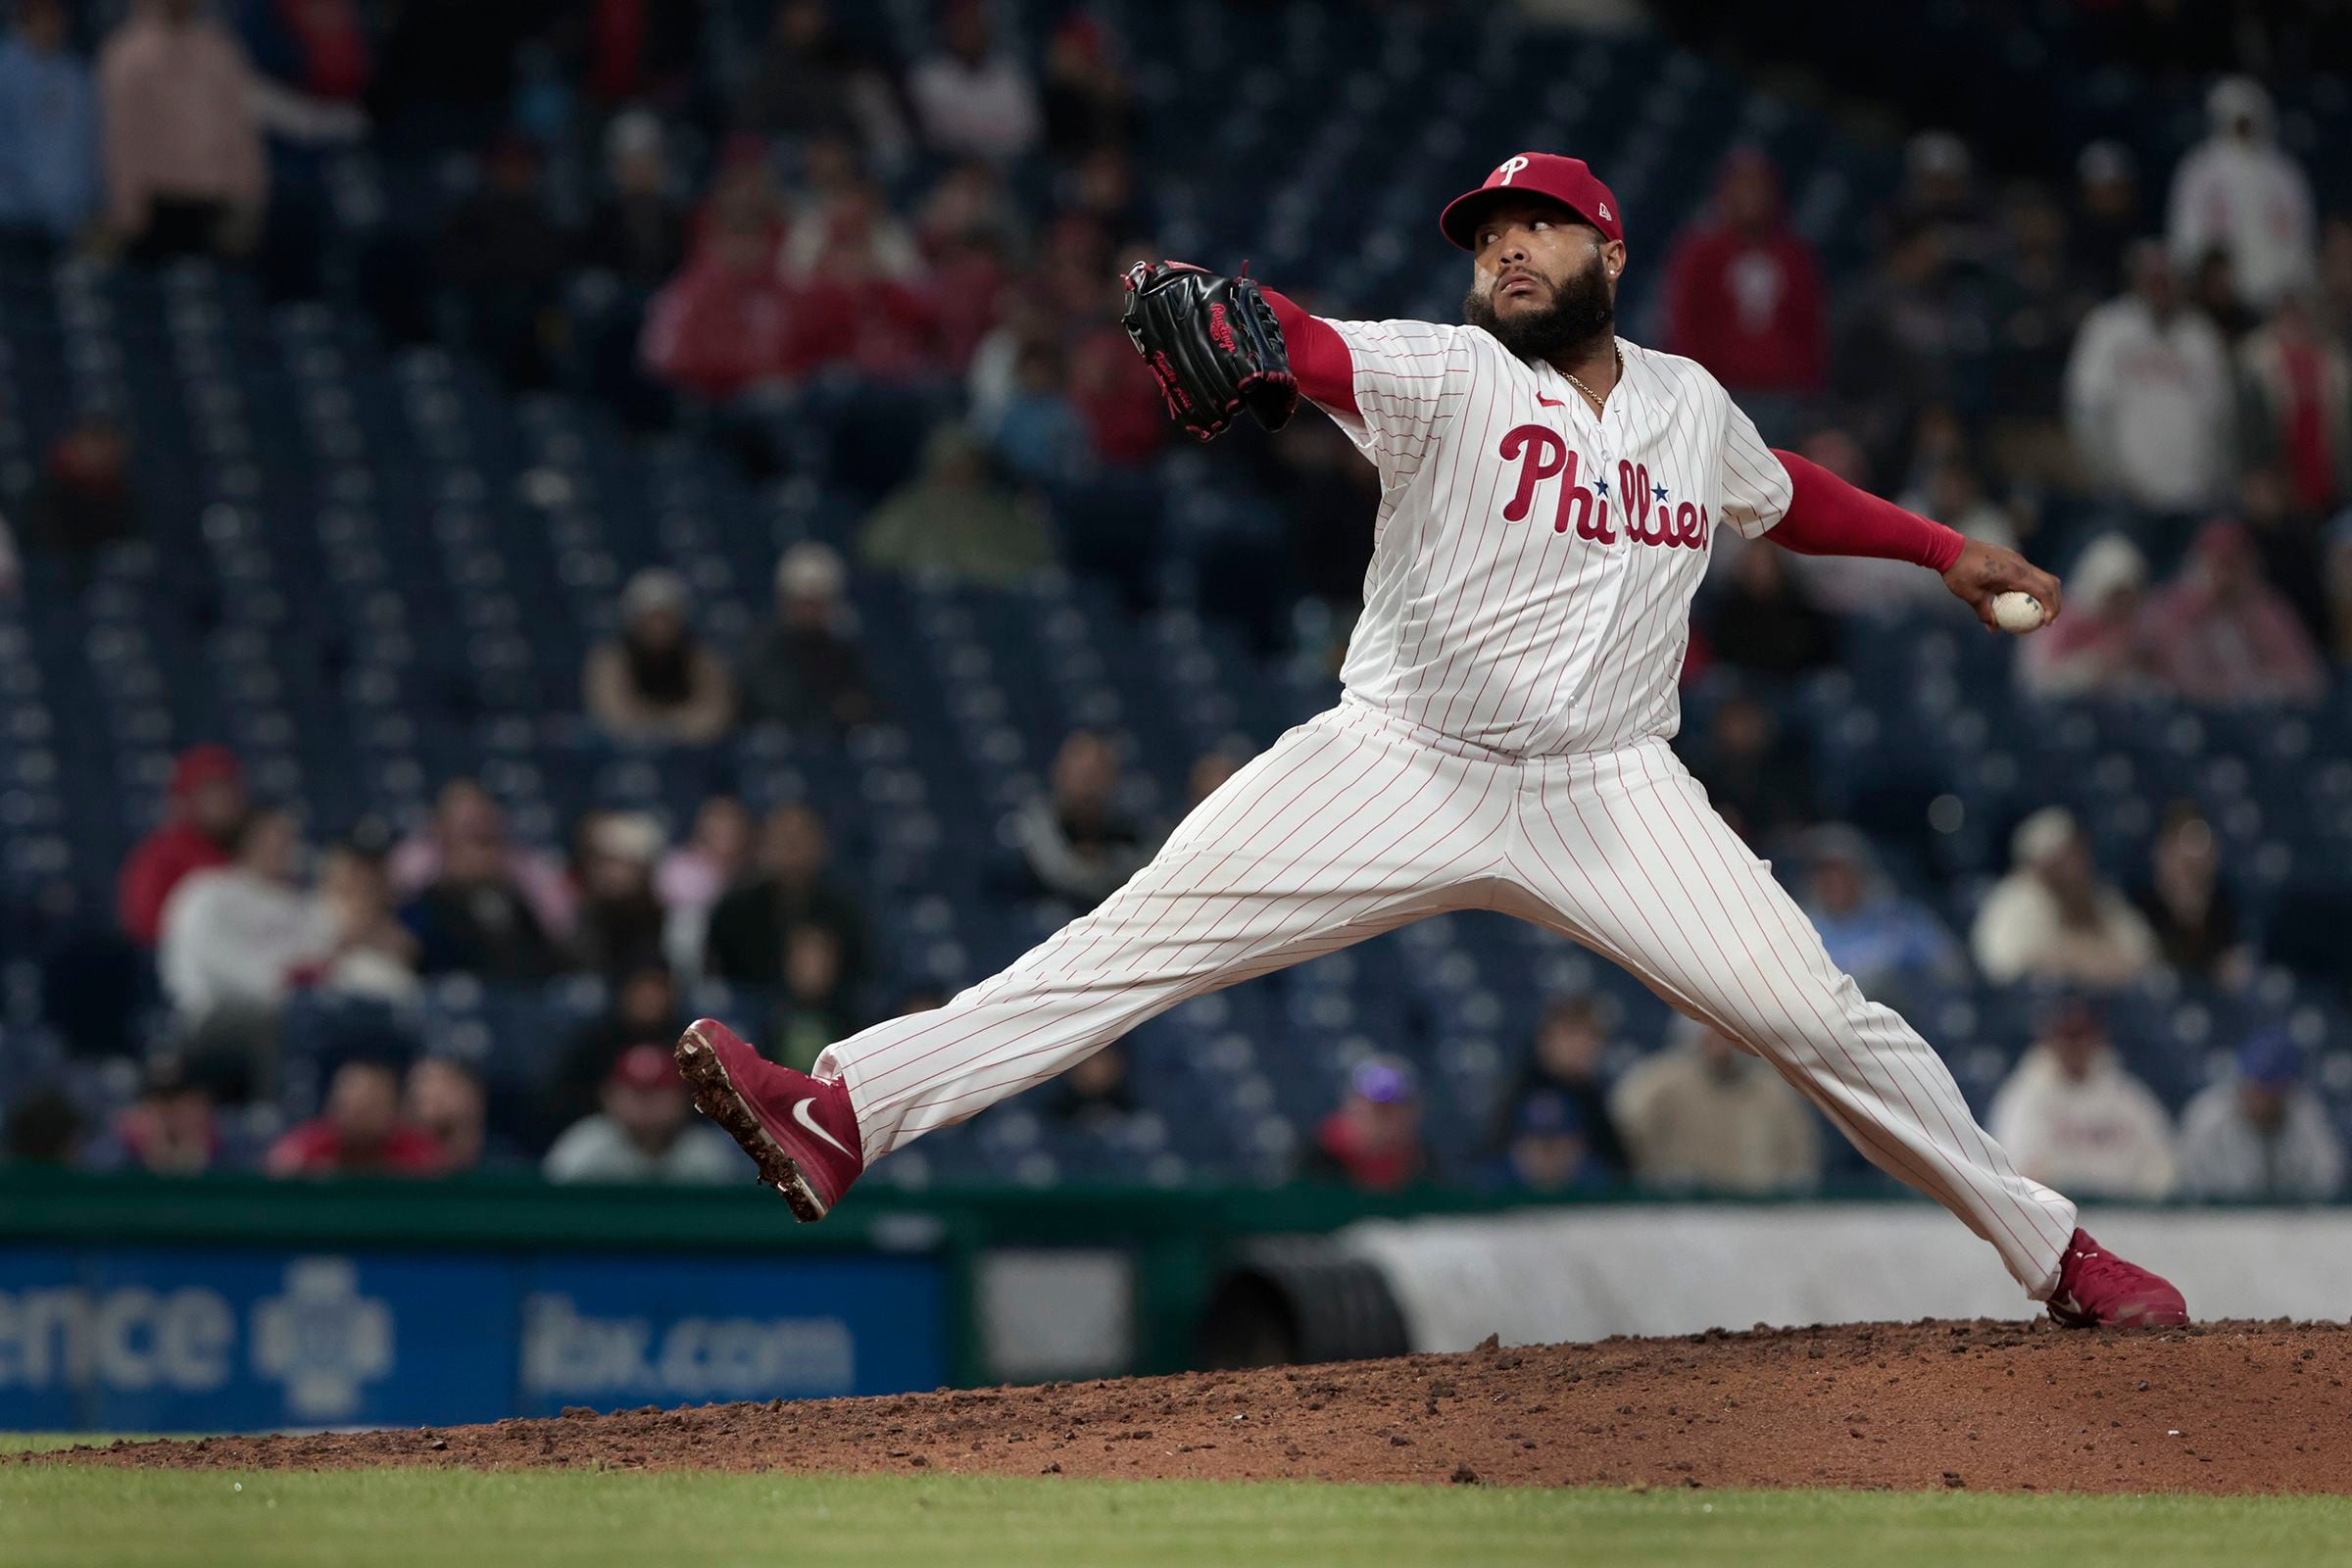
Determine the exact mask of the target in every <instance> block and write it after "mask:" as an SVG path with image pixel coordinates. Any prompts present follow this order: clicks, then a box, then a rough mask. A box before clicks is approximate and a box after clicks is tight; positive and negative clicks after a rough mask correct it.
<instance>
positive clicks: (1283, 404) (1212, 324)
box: [1119, 262, 1299, 441]
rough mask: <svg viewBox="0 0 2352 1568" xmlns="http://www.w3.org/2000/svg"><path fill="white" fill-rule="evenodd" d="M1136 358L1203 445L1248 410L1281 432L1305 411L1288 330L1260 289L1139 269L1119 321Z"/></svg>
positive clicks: (1166, 265) (1178, 269)
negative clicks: (1285, 336) (1236, 413)
mask: <svg viewBox="0 0 2352 1568" xmlns="http://www.w3.org/2000/svg"><path fill="white" fill-rule="evenodd" d="M1119 324H1120V325H1121V326H1124V327H1125V328H1126V329H1127V336H1128V338H1129V339H1130V340H1131V341H1132V342H1133V343H1134V344H1135V351H1136V352H1137V353H1138V354H1141V355H1142V356H1143V357H1144V363H1145V364H1146V365H1149V366H1150V367H1152V374H1153V375H1154V376H1157V377H1158V378H1159V390H1160V392H1161V393H1162V394H1163V395H1164V396H1165V397H1166V398H1167V400H1168V413H1169V415H1170V416H1171V417H1173V418H1174V419H1175V420H1176V422H1177V423H1178V424H1181V425H1183V426H1184V427H1185V428H1186V429H1187V430H1190V431H1192V432H1193V434H1194V435H1195V436H1196V437H1198V438H1199V439H1201V440H1202V441H1206V440H1208V439H1209V438H1211V437H1212V436H1214V435H1216V434H1217V432H1218V431H1220V430H1222V429H1224V428H1225V426H1227V425H1228V424H1231V423H1232V422H1233V416H1234V411H1235V410H1237V409H1245V408H1246V409H1248V410H1249V411H1250V413H1251V414H1252V415H1255V416H1256V417H1257V422H1258V423H1260V424H1262V425H1264V426H1265V427H1266V428H1267V429H1269V430H1279V429H1281V428H1282V427H1283V426H1284V425H1285V424H1287V423H1289V422H1290V417H1291V415H1292V414H1293V413H1294V412H1296V411H1297V409H1298V407H1299V378H1298V377H1297V376H1295V375H1293V374H1292V373H1291V357H1290V352H1289V351H1288V350H1287V349H1285V348H1284V347H1283V343H1282V327H1281V324H1280V323H1278V322H1277V321H1276V320H1275V319H1274V309H1273V307H1272V306H1270V305H1268V304H1267V303H1266V297H1265V296H1264V295H1263V294H1261V293H1259V292H1258V288H1257V285H1256V284H1255V283H1252V282H1251V281H1250V279H1248V278H1246V277H1219V276H1217V274H1216V273H1214V272H1209V271H1203V270H1201V269H1200V268H1198V267H1190V266H1187V265H1186V264H1185V263H1183V262H1160V263H1158V264H1156V265H1154V264H1152V263H1151V262H1138V263H1136V264H1135V266H1133V267H1132V268H1130V269H1128V270H1127V308H1126V309H1125V310H1124V311H1122V312H1120V313H1119Z"/></svg>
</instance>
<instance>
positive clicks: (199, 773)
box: [172, 746, 245, 801]
mask: <svg viewBox="0 0 2352 1568" xmlns="http://www.w3.org/2000/svg"><path fill="white" fill-rule="evenodd" d="M244 777H245V769H244V768H243V767H242V766H240V765H239V764H238V762H237V754H236V753H234V752H232V751H230V750H229V749H228V748H227V747H225V746H191V747H189V748H188V749H187V750H186V751H184V752H182V753H180V754H179V757H178V758H177V760H174V761H173V762H172V799H173V800H175V801H176V800H184V799H186V798H187V797H188V796H190V795H193V794H195V793H196V790H197V787H198V786H199V785H204V784H210V783H213V782H214V781H216V780H221V779H225V780H228V781H229V782H231V783H235V782H238V781H240V780H242V779H243V778H244Z"/></svg>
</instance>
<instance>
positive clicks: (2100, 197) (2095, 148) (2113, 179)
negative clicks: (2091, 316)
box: [2070, 141, 2149, 294]
mask: <svg viewBox="0 0 2352 1568" xmlns="http://www.w3.org/2000/svg"><path fill="white" fill-rule="evenodd" d="M2075 176H2076V186H2075V211H2074V223H2073V228H2072V233H2071V235H2070V239H2071V240H2072V251H2073V256H2074V270H2075V272H2076V275H2077V276H2079V277H2081V278H2082V280H2083V281H2084V282H2086V283H2088V284H2089V285H2090V287H2092V288H2093V289H2095V290H2097V291H2098V292H2099V293H2101V294H2111V293H2114V292H2115V291H2116V290H2118V289H2120V288H2122V287H2124V286H2125V282H2126V280H2125V278H2124V276H2123V259H2124V253H2125V251H2126V250H2127V249H2129V248H2130V246H2131V242H2132V241H2133V240H2135V239H2137V238H2139V237H2140V236H2141V235H2142V234H2145V233H2147V232H2148V226H2149V225H2148V221H2147V218H2146V217H2145V215H2143V214H2142V213H2141V211H2140V202H2139V166H2138V164H2137V163H2136V162H2135V161H2134V160H2133V159H2132V157H2131V149H2130V148H2129V147H2126V146H2125V145H2124V144H2123V143H2122V142H2120V141H2094V142H2092V143H2091V144H2090V145H2089V146H2087V147H2085V148H2083V149H2082V156H2081V157H2079V158H2077V159H2076V160H2075Z"/></svg>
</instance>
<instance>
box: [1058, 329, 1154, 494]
mask: <svg viewBox="0 0 2352 1568" xmlns="http://www.w3.org/2000/svg"><path fill="white" fill-rule="evenodd" d="M1102 314H1103V315H1105V316H1108V315H1111V314H1113V313H1112V312H1110V311H1104V312H1103V313H1102ZM1069 364H1070V378H1069V393H1070V402H1071V403H1072V404H1073V405H1074V406H1075V407H1076V408H1077V410H1078V417H1080V418H1081V419H1084V420H1085V421H1086V428H1087V432H1088V435H1089V437H1090V438H1091V445H1092V448H1093V454H1094V456H1095V457H1096V458H1097V459H1098V460H1100V461H1101V462H1103V463H1105V464H1108V465H1110V466H1113V467H1136V466H1141V465H1144V464H1147V463H1150V462H1152V460H1153V459H1155V458H1157V457H1158V456H1159V454H1160V452H1161V451H1162V450H1163V449H1165V448H1166V446H1167V444H1168V429H1169V425H1170V420H1169V418H1168V415H1167V405H1166V403H1165V402H1163V401H1162V400H1161V398H1160V394H1159V388H1158V386H1157V385H1156V384H1155V383H1154V382H1153V381H1152V369H1151V367H1149V366H1147V365H1146V364H1144V361H1143V356H1141V355H1139V354H1137V353H1136V352H1135V345H1134V344H1133V343H1130V342H1129V341H1127V334H1126V333H1125V332H1123V331H1121V330H1119V328H1118V327H1116V326H1114V325H1103V326H1099V327H1097V328H1096V329H1095V330H1093V331H1091V332H1087V333H1085V334H1084V335H1083V336H1081V337H1080V338H1079V339H1078V342H1077V344H1076V345H1075V346H1074V347H1073V348H1072V349H1071V350H1070V361H1069Z"/></svg>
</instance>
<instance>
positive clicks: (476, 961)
mask: <svg viewBox="0 0 2352 1568" xmlns="http://www.w3.org/2000/svg"><path fill="white" fill-rule="evenodd" d="M463 782H464V783H465V784H466V788H465V789H463V790H461V789H460V786H459V785H454V784H453V785H452V786H451V787H450V789H448V790H445V791H444V792H443V793H442V804H443V811H442V812H441V814H440V815H439V816H438V817H436V823H435V825H436V828H437V829H439V831H438V832H437V833H436V835H435V838H434V843H433V849H434V852H435V853H434V857H433V867H432V873H431V874H432V880H431V881H430V882H429V883H428V884H426V886H425V887H424V888H423V890H422V891H421V892H419V893H417V895H416V897H415V898H413V899H411V900H410V901H409V904H408V906H407V907H405V908H404V909H403V910H402V911H401V918H402V920H403V921H404V922H406V923H407V925H408V927H409V929H410V930H411V931H413V932H414V933H416V936H417V945H418V957H417V968H418V969H419V971H420V972H422V973H425V974H448V973H452V972H456V973H462V974H470V975H473V976H475V977H476V978H478V979H481V980H484V981H487V982H489V983H491V984H494V985H506V984H518V983H519V984H529V983H534V982H537V981H541V980H545V979H546V978H548V976H550V975H552V974H554V973H555V972H556V971H557V969H558V968H560V967H561V962H560V958H559V949H558V943H559V941H560V940H561V938H559V937H558V936H557V935H556V934H555V933H553V932H551V931H549V930H548V928H547V926H546V925H545V924H544V923H543V922H542V921H541V919H540V917H539V915H538V913H537V911H536V909H535V908H534V907H533V903H532V900H531V899H530V898H529V897H528V896H527V895H526V894H525V892H524V890H523V888H522V886H521V884H520V882H519V881H518V879H517V877H516V871H515V862H514V859H513V858H511V857H510V855H509V853H508V849H507V843H506V837H505V830H504V824H503V822H502V821H501V819H500V817H499V816H498V813H497V808H496V807H494V806H490V805H489V797H488V796H486V795H481V794H480V787H479V786H478V785H472V784H471V783H470V781H463ZM477 797H478V800H477Z"/></svg>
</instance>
